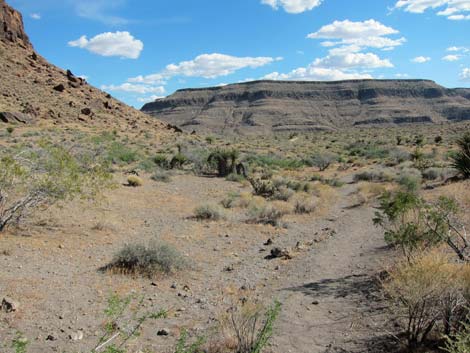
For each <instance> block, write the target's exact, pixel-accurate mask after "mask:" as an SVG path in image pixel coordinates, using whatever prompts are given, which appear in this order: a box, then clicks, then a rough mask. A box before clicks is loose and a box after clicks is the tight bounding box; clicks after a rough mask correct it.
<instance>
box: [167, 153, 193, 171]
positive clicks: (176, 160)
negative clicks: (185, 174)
mask: <svg viewBox="0 0 470 353" xmlns="http://www.w3.org/2000/svg"><path fill="white" fill-rule="evenodd" d="M188 161H189V160H188V157H186V156H185V155H184V154H182V153H181V152H178V153H177V154H175V155H174V156H173V158H172V159H171V161H170V168H171V169H181V168H183V166H184V165H185V164H186V163H188Z"/></svg>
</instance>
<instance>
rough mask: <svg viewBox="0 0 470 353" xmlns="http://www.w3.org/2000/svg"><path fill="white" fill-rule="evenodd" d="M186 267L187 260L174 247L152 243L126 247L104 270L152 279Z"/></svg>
mask: <svg viewBox="0 0 470 353" xmlns="http://www.w3.org/2000/svg"><path fill="white" fill-rule="evenodd" d="M186 266H187V262H186V260H185V259H184V258H183V256H182V255H181V254H180V253H179V252H178V251H177V250H176V249H175V248H174V247H172V246H171V245H169V244H165V243H162V242H157V241H152V242H150V243H148V244H146V245H144V244H128V245H125V246H124V247H123V248H122V249H121V250H120V251H119V252H118V253H117V254H116V255H115V256H114V259H113V260H112V262H111V263H110V264H109V265H107V266H106V267H105V268H104V269H105V270H110V271H117V272H119V273H123V274H132V275H136V274H138V275H144V276H148V277H152V276H154V275H156V274H158V273H164V274H169V273H172V272H174V271H177V270H180V269H183V268H185V267H186Z"/></svg>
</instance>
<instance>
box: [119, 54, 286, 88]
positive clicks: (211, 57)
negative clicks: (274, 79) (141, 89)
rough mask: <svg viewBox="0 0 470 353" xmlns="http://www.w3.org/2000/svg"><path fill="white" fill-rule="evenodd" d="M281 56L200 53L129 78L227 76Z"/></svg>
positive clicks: (135, 80) (146, 80)
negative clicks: (188, 58)
mask: <svg viewBox="0 0 470 353" xmlns="http://www.w3.org/2000/svg"><path fill="white" fill-rule="evenodd" d="M279 60H282V58H272V57H264V56H262V57H237V56H231V55H225V54H218V53H213V54H202V55H199V56H197V57H196V58H194V59H193V60H188V61H182V62H180V63H178V64H169V65H167V66H166V67H165V69H163V70H162V71H161V72H158V73H155V74H151V75H147V76H137V77H133V78H130V79H129V80H128V81H129V82H133V83H146V84H155V83H158V82H165V81H166V80H168V79H170V78H172V77H176V76H185V77H202V78H206V79H213V78H217V77H221V76H228V75H231V74H233V73H235V72H236V71H238V70H241V69H244V68H252V69H255V68H258V67H262V66H265V65H268V64H270V63H273V62H275V61H279Z"/></svg>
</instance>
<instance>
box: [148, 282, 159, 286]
mask: <svg viewBox="0 0 470 353" xmlns="http://www.w3.org/2000/svg"><path fill="white" fill-rule="evenodd" d="M150 285H151V286H152V287H158V284H156V283H155V282H152V283H150Z"/></svg>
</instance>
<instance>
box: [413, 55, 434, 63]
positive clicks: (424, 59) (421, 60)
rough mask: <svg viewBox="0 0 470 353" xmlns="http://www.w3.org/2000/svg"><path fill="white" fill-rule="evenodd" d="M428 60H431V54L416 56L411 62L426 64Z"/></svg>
mask: <svg viewBox="0 0 470 353" xmlns="http://www.w3.org/2000/svg"><path fill="white" fill-rule="evenodd" d="M428 61H431V58H430V57H429V56H417V57H416V58H413V59H411V62H414V63H416V64H424V63H427V62H428Z"/></svg>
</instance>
